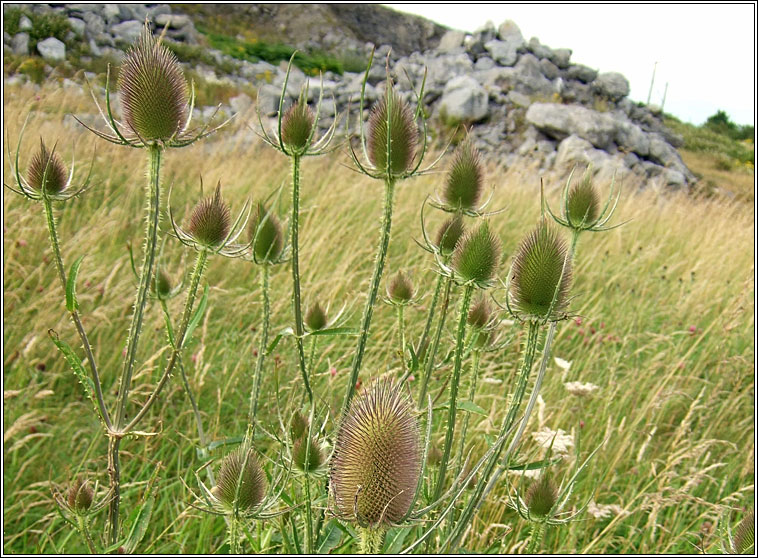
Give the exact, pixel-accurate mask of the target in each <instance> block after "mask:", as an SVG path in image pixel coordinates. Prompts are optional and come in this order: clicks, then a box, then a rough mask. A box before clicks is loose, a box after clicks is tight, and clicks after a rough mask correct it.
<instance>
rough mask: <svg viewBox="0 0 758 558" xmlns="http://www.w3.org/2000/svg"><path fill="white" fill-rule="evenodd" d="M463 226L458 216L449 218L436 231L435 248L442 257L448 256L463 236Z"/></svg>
mask: <svg viewBox="0 0 758 558" xmlns="http://www.w3.org/2000/svg"><path fill="white" fill-rule="evenodd" d="M464 230H465V226H464V224H463V219H462V218H461V216H460V215H455V216H453V217H450V219H448V220H447V221H445V222H444V223H442V225H441V226H440V228H439V229H438V230H437V238H436V246H437V249H439V251H440V254H442V256H444V257H447V256H450V255H451V254H452V253H453V251H454V250H455V245H456V244H458V240H460V238H461V237H462V236H463V233H464Z"/></svg>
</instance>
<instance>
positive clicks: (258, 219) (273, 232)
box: [248, 202, 284, 263]
mask: <svg viewBox="0 0 758 558" xmlns="http://www.w3.org/2000/svg"><path fill="white" fill-rule="evenodd" d="M248 227H249V234H250V241H251V242H252V243H253V254H254V256H255V258H254V259H255V261H256V262H257V263H277V262H278V261H279V259H280V257H281V255H282V251H283V248H284V237H283V235H282V226H281V224H280V223H279V219H277V218H276V215H274V214H273V213H271V212H269V211H267V210H266V206H265V205H264V204H263V202H258V205H257V206H256V209H255V212H254V213H253V216H252V217H251V219H250V224H249V225H248Z"/></svg>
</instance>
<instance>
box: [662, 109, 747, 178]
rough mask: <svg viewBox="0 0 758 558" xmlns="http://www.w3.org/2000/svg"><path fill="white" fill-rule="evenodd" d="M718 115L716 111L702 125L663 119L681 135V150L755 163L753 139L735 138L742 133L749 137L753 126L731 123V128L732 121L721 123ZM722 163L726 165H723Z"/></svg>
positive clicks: (742, 162)
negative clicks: (738, 125)
mask: <svg viewBox="0 0 758 558" xmlns="http://www.w3.org/2000/svg"><path fill="white" fill-rule="evenodd" d="M719 112H721V111H719ZM722 114H723V113H722ZM718 115H719V113H716V115H714V116H712V117H711V118H709V119H708V120H709V122H711V119H714V118H715V120H713V121H712V122H713V123H712V124H709V123H708V122H706V123H705V124H703V125H702V126H694V125H693V124H687V123H684V122H680V121H679V120H677V119H675V118H672V117H669V118H667V119H666V125H667V126H668V127H669V128H671V129H672V130H673V131H674V132H676V133H677V134H679V135H681V136H682V137H683V138H684V149H686V150H688V151H695V152H704V153H711V154H714V155H723V156H724V157H726V158H728V159H732V160H734V161H735V162H737V163H739V164H742V165H746V164H748V163H749V164H750V165H751V166H752V165H754V162H755V146H754V145H753V142H752V141H751V140H750V139H744V140H738V139H737V138H738V137H740V136H742V135H747V137H748V138H751V137H752V135H753V132H752V128H753V127H752V126H742V127H737V126H736V125H734V124H732V126H733V127H730V126H729V124H731V123H729V124H724V121H723V118H722V116H718ZM727 122H728V117H727ZM742 129H744V131H742ZM730 130H731V131H730ZM748 131H749V134H748ZM722 166H723V167H725V166H726V165H722Z"/></svg>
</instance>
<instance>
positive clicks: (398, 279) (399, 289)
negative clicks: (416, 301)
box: [387, 271, 414, 304]
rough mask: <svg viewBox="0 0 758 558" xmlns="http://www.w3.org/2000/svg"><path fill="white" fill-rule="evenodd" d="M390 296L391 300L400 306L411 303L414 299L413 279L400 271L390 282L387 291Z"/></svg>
mask: <svg viewBox="0 0 758 558" xmlns="http://www.w3.org/2000/svg"><path fill="white" fill-rule="evenodd" d="M387 291H388V292H389V295H390V300H392V302H396V303H398V304H405V303H408V302H410V301H411V299H412V298H413V294H414V291H413V283H412V282H411V278H410V277H408V275H406V274H405V273H404V272H402V271H398V272H397V273H396V274H395V276H394V277H393V278H392V280H391V281H390V286H389V288H388V289H387Z"/></svg>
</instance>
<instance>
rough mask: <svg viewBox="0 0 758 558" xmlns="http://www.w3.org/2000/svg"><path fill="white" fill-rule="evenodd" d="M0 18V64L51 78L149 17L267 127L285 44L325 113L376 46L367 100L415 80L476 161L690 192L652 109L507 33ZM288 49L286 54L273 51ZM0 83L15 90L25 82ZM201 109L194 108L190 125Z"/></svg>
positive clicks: (188, 15) (332, 18) (325, 13)
mask: <svg viewBox="0 0 758 558" xmlns="http://www.w3.org/2000/svg"><path fill="white" fill-rule="evenodd" d="M9 10H15V11H12V12H9ZM4 11H5V13H6V28H5V29H4V36H3V38H4V52H5V53H6V54H8V55H12V56H14V57H16V58H18V57H25V56H32V57H33V58H36V57H41V58H42V59H43V60H44V61H45V62H46V67H45V71H46V72H48V73H49V72H50V71H52V69H53V67H56V66H57V67H59V68H60V67H64V68H65V67H66V66H67V65H70V64H72V63H74V61H73V57H78V60H79V61H82V60H84V61H91V60H92V58H95V57H101V56H108V57H110V58H113V59H116V60H118V59H119V58H120V57H121V56H123V50H124V49H125V48H126V47H127V46H128V45H129V44H130V43H131V42H132V41H133V40H134V39H135V38H136V37H137V36H138V34H139V32H140V29H141V27H142V23H143V21H144V19H145V17H146V16H147V17H149V18H150V20H151V21H152V22H153V25H154V27H155V29H154V31H155V32H156V33H159V32H160V31H161V30H162V29H163V28H164V27H166V28H167V38H168V39H167V42H168V44H169V45H170V46H172V48H174V50H175V52H177V54H178V56H179V57H180V59H181V60H182V61H183V62H186V63H187V65H188V67H190V68H192V70H193V72H195V74H196V75H197V76H199V78H200V79H203V80H206V81H208V82H211V83H223V84H227V85H228V86H229V87H236V88H238V89H239V91H243V90H247V91H248V93H250V94H247V93H244V92H242V93H239V94H236V95H234V96H231V98H229V100H228V102H226V103H224V105H223V106H222V112H225V113H232V114H233V113H245V112H248V111H250V109H251V107H253V105H254V104H255V103H254V100H253V94H252V89H254V90H255V96H257V101H258V102H257V106H258V107H260V110H261V112H262V113H263V114H264V115H268V116H269V117H271V116H273V115H274V113H275V112H276V109H277V107H278V97H279V94H280V90H281V85H282V82H283V77H284V70H285V68H286V63H283V62H282V60H283V59H286V58H288V57H289V54H290V53H291V52H292V48H291V47H293V46H296V47H298V48H303V49H305V53H304V55H303V56H302V57H301V58H299V59H298V60H299V62H298V63H299V64H300V65H301V67H302V68H304V70H305V71H303V70H301V69H298V68H296V69H295V70H294V71H293V73H292V75H291V76H290V87H289V90H288V92H287V94H288V96H289V97H290V98H294V97H295V96H296V95H297V94H298V92H299V90H300V88H301V87H302V86H303V85H304V84H305V83H306V82H307V83H308V85H309V95H310V98H311V99H316V98H317V96H318V94H319V92H320V91H321V88H322V87H323V93H324V103H323V104H324V106H323V107H322V114H333V113H334V111H335V109H336V111H337V112H340V113H344V112H345V111H346V110H347V109H348V104H349V102H350V101H351V100H352V101H353V102H352V105H351V106H352V107H353V110H355V106H356V103H355V101H356V99H357V97H358V95H359V93H360V85H361V81H362V78H363V75H362V73H360V72H359V71H358V69H359V68H362V67H364V65H365V60H366V59H367V56H368V53H369V52H370V50H371V48H372V47H373V46H374V45H376V56H377V59H378V61H379V63H377V64H376V65H375V66H374V67H373V68H372V70H371V72H370V74H369V77H368V86H367V89H366V96H367V98H368V100H369V101H374V100H376V99H377V98H378V97H379V95H381V93H382V91H383V90H384V87H385V79H386V76H385V71H384V68H383V66H384V64H383V63H382V62H381V61H383V60H384V58H385V57H387V55H388V54H389V59H390V65H391V69H392V71H393V72H394V74H395V75H396V82H397V84H398V88H399V89H400V91H401V92H402V94H403V95H405V96H406V97H407V98H408V99H411V98H412V95H413V93H412V90H411V87H412V85H411V83H409V82H408V80H407V79H406V76H408V77H410V79H411V82H412V83H413V85H414V86H416V87H418V85H419V84H420V83H421V81H422V78H423V75H424V72H425V71H426V72H427V88H426V93H427V94H426V96H425V98H424V102H425V104H426V112H427V114H430V115H432V121H433V123H434V124H435V125H436V126H437V128H438V129H440V128H442V129H443V130H447V131H451V130H453V129H454V128H455V126H457V125H465V126H466V127H468V128H469V129H470V133H471V136H472V137H473V139H474V141H475V142H476V144H477V145H478V147H479V148H480V150H481V151H482V152H484V153H485V154H488V155H490V156H492V157H494V158H496V159H497V161H498V163H500V164H501V165H502V166H504V167H510V166H514V165H529V166H532V167H534V168H536V169H538V171H539V172H540V174H542V175H550V176H555V177H563V176H565V175H566V173H567V172H568V171H569V170H570V168H571V167H573V166H574V165H576V164H580V165H586V164H590V163H591V164H592V165H593V166H594V168H595V169H596V171H597V172H598V173H599V174H600V175H602V177H603V179H609V178H610V176H611V175H612V174H614V173H615V174H616V176H617V178H621V179H622V180H626V179H630V180H632V181H633V182H635V183H638V184H640V185H650V184H655V185H660V186H669V187H688V186H690V185H691V184H693V183H694V182H695V180H696V178H695V176H694V175H693V173H691V172H690V171H689V169H687V167H686V166H685V165H684V163H683V162H682V160H681V158H680V156H679V154H678V152H677V150H676V148H677V147H678V146H680V145H681V138H679V137H678V136H677V135H676V134H674V133H672V132H671V131H670V130H668V129H667V128H666V127H665V126H664V125H663V123H662V118H661V115H660V114H658V113H657V112H656V111H655V110H654V109H650V108H648V107H645V106H641V105H639V104H637V103H633V102H632V101H630V100H629V99H628V97H627V95H628V94H629V83H628V81H627V80H626V78H625V77H624V76H623V75H621V74H619V73H615V72H613V71H608V70H612V69H601V70H602V71H599V70H598V69H594V68H589V67H587V66H584V65H582V64H580V63H577V62H575V61H573V60H572V59H571V50H569V49H567V48H557V49H553V48H550V47H548V46H546V45H543V44H541V43H540V41H539V40H538V39H537V38H531V39H529V40H526V38H524V37H523V36H522V34H521V31H520V30H519V28H518V26H517V25H516V23H514V22H512V21H506V22H503V23H502V24H501V25H499V26H498V27H495V26H494V25H493V24H488V25H487V26H485V27H484V28H482V29H480V30H479V31H477V32H475V33H473V34H467V33H464V32H461V31H455V30H445V29H444V28H442V27H440V26H438V25H435V24H433V23H431V22H428V21H426V20H424V19H422V18H418V17H413V16H405V15H403V14H398V13H396V12H393V11H391V10H389V9H386V8H382V7H380V6H365V5H344V4H332V5H326V4H322V5H306V6H303V5H273V4H270V5H266V4H257V5H240V6H231V5H217V6H212V7H211V6H209V5H204V6H203V5H200V6H191V5H177V6H171V5H167V4H128V5H126V4H123V5H114V4H102V5H101V4H86V5H85V4H63V5H61V4H51V5H45V4H38V5H26V6H22V5H9V4H5V5H4ZM20 13H21V14H22V15H21V16H19V14H20ZM9 14H10V15H11V16H12V17H8V15H9ZM50 14H52V15H54V16H55V17H57V18H58V21H59V22H62V23H61V25H59V26H58V27H55V33H56V34H57V35H56V36H50V37H47V38H42V36H41V35H43V34H44V31H40V29H38V27H40V24H39V23H38V22H39V21H42V20H43V19H44V17H48V16H49V15H50ZM48 20H49V18H48ZM48 20H45V21H48ZM8 21H12V22H13V23H14V24H15V27H9V26H8V23H7V22H8ZM48 27H50V25H48ZM287 37H289V39H286V40H289V41H290V44H289V45H282V44H281V42H282V40H284V39H283V38H287ZM297 37H300V39H298V38H297ZM288 48H289V50H287V49H288ZM314 53H318V54H317V55H316V54H314ZM329 53H332V54H329ZM334 53H343V54H344V53H350V56H351V58H350V59H351V60H353V61H354V62H355V61H356V60H358V61H359V64H358V66H357V67H355V66H356V65H355V64H352V65H348V64H347V63H346V62H344V61H345V60H347V58H344V59H342V60H340V59H336V58H334V56H335V54H334ZM330 56H331V57H330ZM16 67H17V68H20V67H21V65H16ZM318 68H322V69H325V70H326V71H325V72H323V86H322V85H321V82H320V80H319V79H317V78H316V77H314V76H315V75H316V74H317V73H318ZM314 70H315V71H314ZM349 70H354V71H349ZM6 71H7V70H6ZM8 79H11V80H20V79H24V77H23V73H21V74H17V75H15V76H11V77H10V78H9V77H7V76H6V82H7V80H8ZM212 111H213V108H212V107H200V108H199V112H200V114H201V116H203V115H204V116H206V117H207V116H209V114H210V113H211V112H212ZM251 114H252V113H251ZM329 124H330V118H325V119H324V120H323V122H322V125H324V126H328V125H329Z"/></svg>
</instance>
